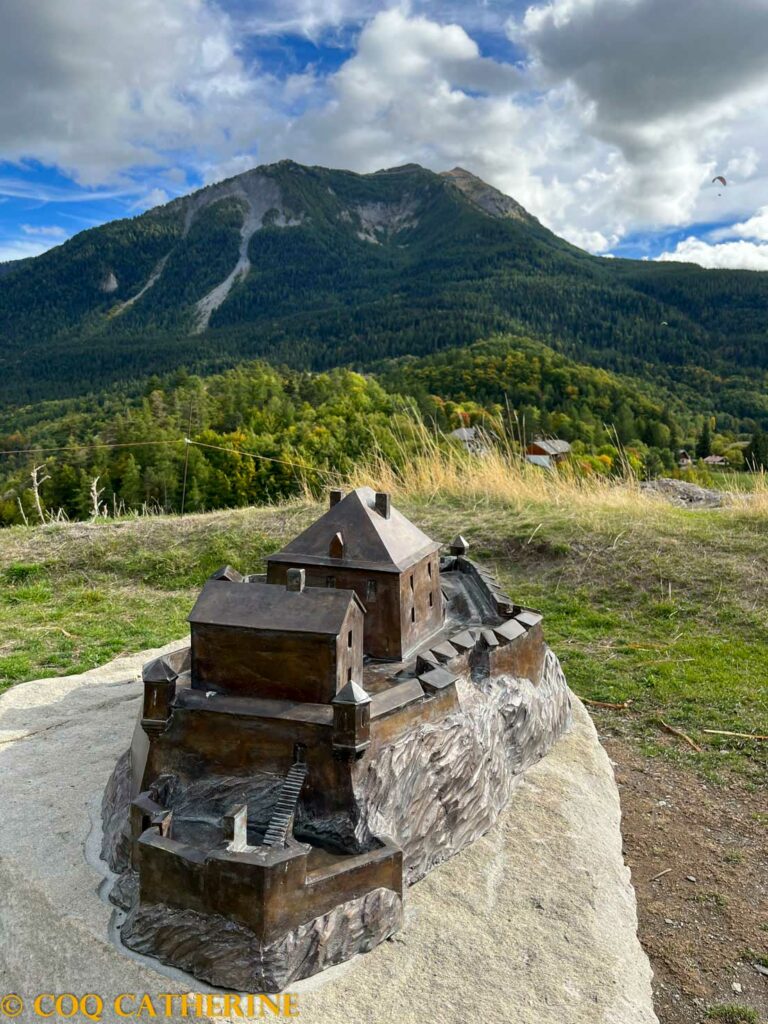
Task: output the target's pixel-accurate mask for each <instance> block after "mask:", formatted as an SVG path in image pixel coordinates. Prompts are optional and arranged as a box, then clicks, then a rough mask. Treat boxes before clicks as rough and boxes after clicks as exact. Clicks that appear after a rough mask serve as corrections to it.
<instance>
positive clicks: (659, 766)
mask: <svg viewBox="0 0 768 1024" xmlns="http://www.w3.org/2000/svg"><path fill="white" fill-rule="evenodd" d="M596 724H597V725H598V730H599V729H600V724H601V723H600V721H599V720H596ZM602 738H603V742H604V745H605V747H606V749H607V751H608V754H609V756H610V757H611V759H612V760H613V762H614V764H615V766H616V767H615V770H616V779H617V782H618V785H619V791H620V793H621V804H622V814H623V822H622V832H623V835H624V844H625V850H624V855H625V859H626V861H627V863H628V865H629V866H630V868H631V870H632V879H633V882H634V885H635V888H636V892H637V900H638V910H639V918H640V939H641V941H642V943H643V946H644V947H645V949H646V951H647V953H648V955H649V957H650V959H651V963H652V965H653V970H654V973H655V983H654V996H655V1000H656V1012H657V1013H658V1016H659V1019H660V1021H661V1022H662V1024H693V1022H696V1024H698V1022H700V1021H704V1020H706V1019H707V1011H708V1008H709V1007H711V1006H713V1005H718V1004H719V1005H723V1004H736V1005H739V1006H745V1007H751V1008H752V1009H753V1010H755V1011H757V1012H758V1014H759V1015H760V1019H761V1020H765V1021H768V971H766V973H765V974H761V973H759V972H758V970H756V969H755V966H754V964H755V962H757V958H758V957H762V958H764V960H765V967H766V968H768V800H767V799H766V794H765V792H764V791H762V792H760V791H756V792H753V791H750V790H748V789H747V788H746V787H745V786H744V785H742V784H739V783H735V784H734V785H732V786H730V787H727V788H725V787H719V786H713V785H708V784H707V783H706V782H704V781H703V780H702V779H701V778H699V777H698V776H696V775H694V774H693V773H691V772H689V771H687V770H686V769H681V768H678V767H676V766H674V765H672V764H670V763H668V762H666V761H663V760H661V759H658V758H657V759H649V758H647V757H644V756H643V755H642V754H641V753H640V752H639V751H638V750H637V749H636V748H635V747H634V746H633V745H632V744H630V743H628V742H626V741H625V740H623V739H617V738H611V737H608V736H604V737H602Z"/></svg>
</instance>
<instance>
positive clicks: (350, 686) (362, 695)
mask: <svg viewBox="0 0 768 1024" xmlns="http://www.w3.org/2000/svg"><path fill="white" fill-rule="evenodd" d="M370 703H371V698H370V697H369V696H368V694H367V693H366V692H365V690H364V689H363V688H362V686H360V684H359V683H356V682H355V681H354V679H351V680H350V681H349V682H348V683H347V685H346V686H345V687H344V689H343V690H339V692H338V693H337V694H336V696H335V697H334V698H333V700H332V701H331V704H370Z"/></svg>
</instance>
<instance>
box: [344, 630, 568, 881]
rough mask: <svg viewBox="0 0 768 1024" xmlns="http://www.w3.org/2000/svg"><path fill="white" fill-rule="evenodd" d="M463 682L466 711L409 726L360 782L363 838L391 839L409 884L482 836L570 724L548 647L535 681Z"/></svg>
mask: <svg viewBox="0 0 768 1024" xmlns="http://www.w3.org/2000/svg"><path fill="white" fill-rule="evenodd" d="M458 687H459V695H460V701H461V711H460V712H458V713H457V714H454V715H450V716H449V717H448V718H446V719H444V720H443V721H441V722H437V723H434V724H428V725H422V726H419V727H417V728H415V729H413V730H412V731H410V732H408V733H406V734H405V735H404V736H402V737H401V738H400V739H398V740H397V741H396V742H395V743H393V744H391V745H390V746H389V747H387V748H386V749H385V750H383V751H382V752H381V753H380V754H379V756H378V757H377V758H376V759H375V760H374V761H372V762H371V764H370V765H369V766H368V769H367V771H366V772H365V775H364V777H363V778H362V780H361V781H360V784H359V786H356V788H355V796H356V798H357V800H358V806H359V809H360V814H359V820H360V825H359V827H358V831H359V832H360V833H361V835H360V838H361V840H363V841H364V840H366V839H367V835H366V832H369V833H370V834H376V835H386V836H390V837H391V838H392V839H393V840H394V841H395V842H396V843H397V844H398V846H400V847H401V848H402V850H403V871H404V880H405V881H406V883H407V884H409V885H412V884H413V883H414V882H417V881H418V880H419V879H420V878H423V877H424V876H425V875H426V874H427V872H428V871H431V869H432V868H433V867H435V866H436V865H437V864H440V863H441V862H442V861H444V860H447V859H448V858H449V857H452V856H453V855H454V854H456V853H458V852H459V850H463V849H464V847H466V846H468V845H469V844H470V843H472V842H474V841H475V839H477V838H478V837H479V836H481V835H484V834H485V833H486V832H487V831H488V829H489V828H491V826H492V825H493V824H494V822H495V821H496V818H497V817H498V816H499V813H500V812H501V811H502V810H503V808H504V807H505V806H506V804H507V801H508V800H509V798H510V796H511V795H512V791H513V789H514V787H515V786H516V784H517V783H518V782H519V781H520V777H521V775H522V773H523V772H524V771H525V770H526V769H527V768H529V767H530V766H531V765H532V764H535V763H536V762H537V761H539V760H541V758H542V757H544V756H545V754H547V752H548V751H549V750H550V749H551V748H552V746H553V744H554V743H555V742H556V741H557V740H558V739H559V738H560V737H561V736H562V735H563V733H565V732H566V731H567V730H568V728H569V727H570V725H571V697H570V691H569V689H568V685H567V683H566V681H565V676H564V675H563V670H562V668H561V667H560V662H559V661H558V659H557V657H556V656H555V654H554V653H553V652H552V651H551V650H549V649H547V652H546V656H545V659H544V668H543V671H542V675H541V679H540V680H539V682H538V683H537V684H536V685H534V684H533V683H532V682H531V681H530V680H528V679H512V678H509V677H500V678H498V679H494V680H490V679H485V680H482V679H481V680H478V679H474V680H469V679H460V680H459V683H458ZM403 793H407V794H408V799H407V800H403V797H402V794H403Z"/></svg>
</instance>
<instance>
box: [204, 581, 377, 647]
mask: <svg viewBox="0 0 768 1024" xmlns="http://www.w3.org/2000/svg"><path fill="white" fill-rule="evenodd" d="M355 603H356V604H357V605H358V606H359V607H360V609H361V610H363V611H364V610H365V609H364V608H363V606H362V604H361V603H360V600H359V598H358V597H357V595H356V594H355V593H354V591H352V590H333V589H329V588H326V587H306V588H305V589H304V590H286V588H285V587H283V586H280V584H277V583H230V582H228V581H226V580H209V582H208V583H206V584H205V586H204V587H203V589H202V592H201V594H200V596H199V597H198V599H197V602H196V603H195V607H194V608H193V609H192V611H191V612H190V614H189V621H190V622H192V623H199V624H201V625H211V626H236V627H238V628H241V629H255V630H270V631H272V630H274V631H276V632H283V633H323V634H329V635H331V636H335V635H337V634H338V633H339V631H340V630H341V628H342V625H343V623H344V619H345V617H346V615H347V611H348V610H349V606H350V604H355Z"/></svg>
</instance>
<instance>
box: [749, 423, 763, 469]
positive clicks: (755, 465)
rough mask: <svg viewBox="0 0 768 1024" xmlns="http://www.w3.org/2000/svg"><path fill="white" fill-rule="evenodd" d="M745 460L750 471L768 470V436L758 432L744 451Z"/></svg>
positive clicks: (760, 431)
mask: <svg viewBox="0 0 768 1024" xmlns="http://www.w3.org/2000/svg"><path fill="white" fill-rule="evenodd" d="M744 458H745V460H746V463H747V467H748V468H749V469H752V470H758V469H768V434H766V433H765V432H764V431H762V430H758V431H756V433H755V434H753V436H752V440H751V441H750V442H749V444H748V445H747V447H746V449H745V451H744Z"/></svg>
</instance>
